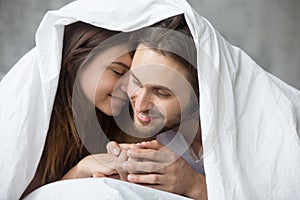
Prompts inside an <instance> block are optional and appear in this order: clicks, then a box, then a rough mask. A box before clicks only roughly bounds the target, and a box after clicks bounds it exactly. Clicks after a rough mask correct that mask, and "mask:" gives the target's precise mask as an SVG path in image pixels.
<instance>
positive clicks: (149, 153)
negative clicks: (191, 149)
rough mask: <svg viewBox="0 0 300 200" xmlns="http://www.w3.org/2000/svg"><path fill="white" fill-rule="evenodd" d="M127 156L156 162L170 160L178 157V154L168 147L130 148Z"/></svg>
mask: <svg viewBox="0 0 300 200" xmlns="http://www.w3.org/2000/svg"><path fill="white" fill-rule="evenodd" d="M127 156H128V157H130V158H134V159H146V160H151V161H155V162H170V161H172V162H173V161H174V160H176V159H177V158H178V155H177V154H175V153H174V152H172V151H170V150H168V149H162V150H154V149H129V150H128V151H127Z"/></svg>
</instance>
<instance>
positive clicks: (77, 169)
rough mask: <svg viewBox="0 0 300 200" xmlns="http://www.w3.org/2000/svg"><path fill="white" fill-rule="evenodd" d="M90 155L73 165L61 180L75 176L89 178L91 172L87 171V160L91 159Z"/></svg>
mask: <svg viewBox="0 0 300 200" xmlns="http://www.w3.org/2000/svg"><path fill="white" fill-rule="evenodd" d="M88 157H89V156H87V157H85V158H83V159H82V160H80V161H79V162H78V163H77V164H76V165H75V166H74V167H72V168H71V169H70V170H69V171H68V172H67V173H66V174H65V175H64V176H63V177H62V178H61V180H66V179H74V178H87V177H90V176H91V174H90V173H88V172H87V170H86V169H88V168H87V167H86V162H87V160H88V159H89V158H88Z"/></svg>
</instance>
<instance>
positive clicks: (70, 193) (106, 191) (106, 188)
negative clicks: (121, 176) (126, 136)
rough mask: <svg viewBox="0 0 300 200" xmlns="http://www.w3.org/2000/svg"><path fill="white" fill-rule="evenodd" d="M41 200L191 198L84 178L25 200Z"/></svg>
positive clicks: (54, 185)
mask: <svg viewBox="0 0 300 200" xmlns="http://www.w3.org/2000/svg"><path fill="white" fill-rule="evenodd" d="M40 199H42V200H53V199H55V200H60V199H72V200H74V199H88V200H99V199H102V200H104V199H114V200H122V199H144V200H163V199H170V200H171V199H172V200H188V199H189V198H186V197H183V196H179V195H176V194H172V193H169V192H164V191H160V190H156V189H152V188H149V187H145V186H141V185H137V184H132V183H128V182H124V181H120V180H115V179H110V178H84V179H72V180H65V181H58V182H54V183H51V184H48V185H45V186H43V187H41V188H39V189H37V190H35V191H34V192H32V193H31V194H30V195H28V196H27V197H26V198H25V199H24V200H40Z"/></svg>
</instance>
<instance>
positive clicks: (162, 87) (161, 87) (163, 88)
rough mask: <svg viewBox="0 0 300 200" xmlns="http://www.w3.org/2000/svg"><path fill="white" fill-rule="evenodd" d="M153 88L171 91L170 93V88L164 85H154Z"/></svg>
mask: <svg viewBox="0 0 300 200" xmlns="http://www.w3.org/2000/svg"><path fill="white" fill-rule="evenodd" d="M155 89H158V90H165V91H166V92H171V93H172V90H170V89H169V88H167V87H165V86H161V85H160V86H155Z"/></svg>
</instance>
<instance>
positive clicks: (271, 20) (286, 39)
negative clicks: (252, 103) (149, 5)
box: [189, 0, 300, 89]
mask: <svg viewBox="0 0 300 200" xmlns="http://www.w3.org/2000/svg"><path fill="white" fill-rule="evenodd" d="M189 2H190V3H191V5H192V6H193V7H194V9H196V10H197V11H198V12H199V13H200V14H201V15H203V16H204V17H206V18H207V19H208V20H209V21H210V22H211V23H212V24H213V26H214V27H215V28H216V29H217V30H218V31H219V32H220V33H221V34H222V35H223V36H224V37H225V38H226V39H227V40H229V41H230V42H231V43H232V44H234V45H235V46H238V47H240V48H242V49H243V50H244V51H246V52H247V53H248V54H250V56H251V57H252V58H253V59H254V60H255V61H256V62H257V63H258V64H259V65H260V66H261V67H263V68H264V69H265V70H267V71H269V72H271V73H272V74H275V75H276V76H277V77H280V78H281V79H282V80H284V81H286V82H288V83H289V84H291V85H293V86H294V87H297V88H298V89H300V1H299V0H285V1H282V0H189Z"/></svg>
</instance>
